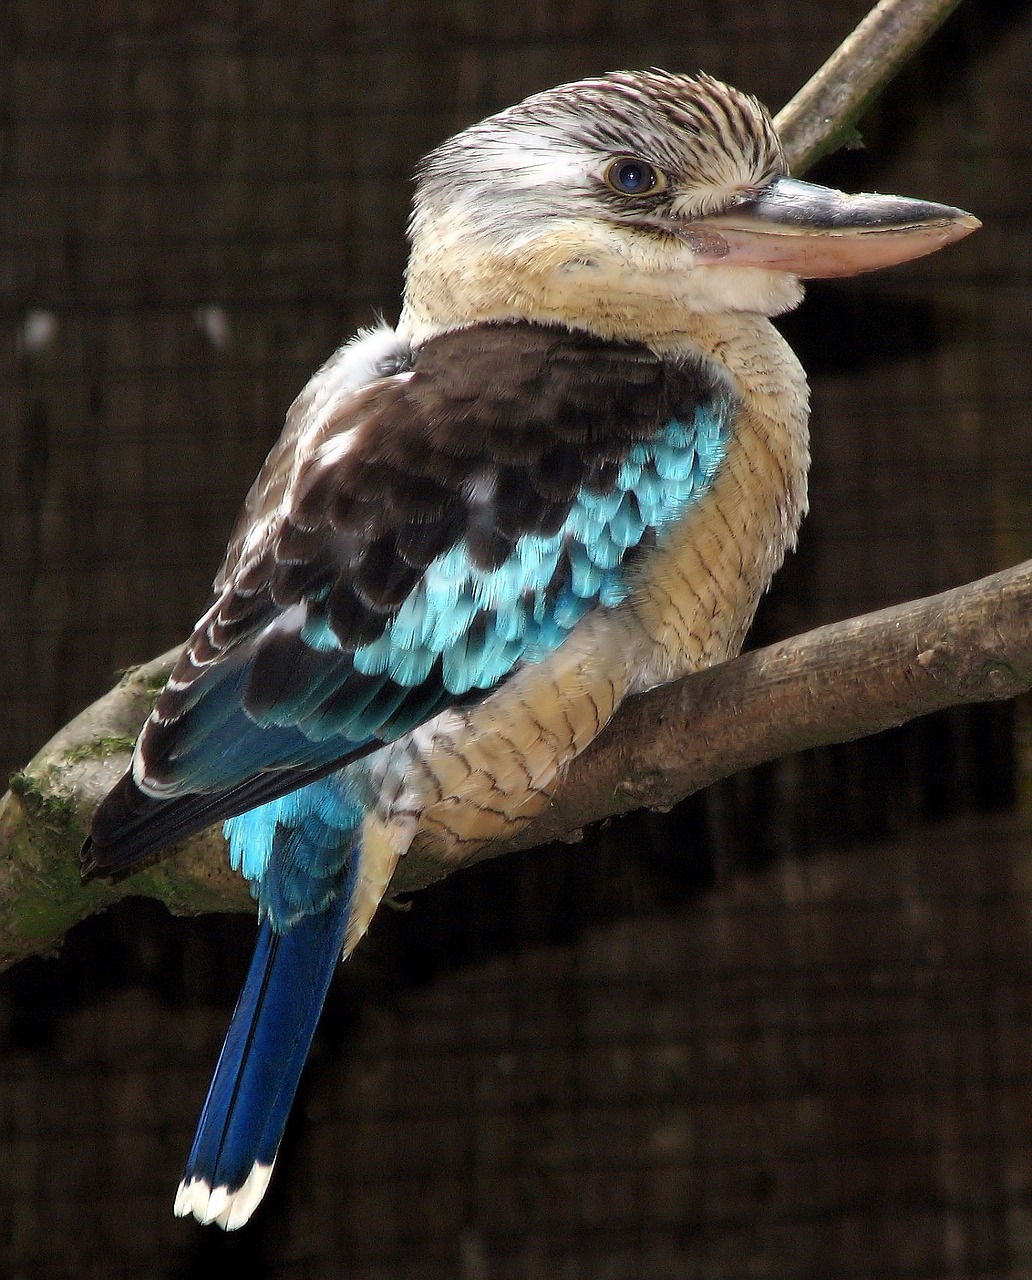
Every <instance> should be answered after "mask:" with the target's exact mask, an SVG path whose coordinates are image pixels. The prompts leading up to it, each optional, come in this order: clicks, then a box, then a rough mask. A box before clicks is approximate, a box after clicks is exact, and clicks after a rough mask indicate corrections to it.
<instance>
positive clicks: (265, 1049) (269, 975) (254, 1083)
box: [176, 892, 351, 1230]
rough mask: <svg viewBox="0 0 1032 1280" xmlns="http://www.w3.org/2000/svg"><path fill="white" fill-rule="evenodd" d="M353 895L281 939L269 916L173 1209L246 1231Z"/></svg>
mask: <svg viewBox="0 0 1032 1280" xmlns="http://www.w3.org/2000/svg"><path fill="white" fill-rule="evenodd" d="M350 906H351V894H350V893H347V892H346V893H342V894H340V895H339V896H337V897H335V898H333V900H332V901H331V902H330V903H329V904H328V905H327V906H326V908H325V909H324V910H323V911H320V912H318V913H317V914H313V915H309V916H305V917H304V918H302V919H301V920H299V921H297V923H295V924H294V925H293V926H292V927H291V928H289V929H287V930H286V931H285V932H283V933H277V932H276V931H275V930H274V929H273V927H272V925H271V924H270V923H269V920H268V919H265V920H264V921H263V922H262V926H261V931H260V933H259V935H258V944H257V947H256V948H255V953H254V958H253V960H252V961H251V968H250V971H249V972H248V975H247V981H246V982H245V984H244V989H243V991H242V992H241V995H240V999H239V1001H238V1002H237V1007H236V1010H235V1012H234V1014H233V1021H232V1023H231V1024H230V1028H229V1033H228V1034H227V1036H226V1042H225V1044H224V1046H223V1049H222V1054H221V1056H220V1057H219V1062H218V1066H217V1067H216V1069H215V1076H214V1079H213V1080H212V1083H211V1088H210V1089H209V1091H208V1098H207V1101H206V1102H205V1104H204V1110H203V1112H202V1113H201V1119H200V1123H199V1124H198V1127H197V1135H196V1137H195V1138H194V1144H193V1148H192V1150H191V1151H190V1156H189V1159H188V1160H187V1163H186V1169H185V1171H184V1174H183V1181H182V1183H181V1184H180V1188H179V1194H178V1196H177V1197H176V1213H177V1214H178V1215H179V1216H180V1217H185V1216H186V1215H187V1214H189V1213H193V1214H194V1215H195V1217H197V1218H198V1219H199V1220H200V1221H202V1222H218V1223H219V1224H220V1225H221V1226H223V1227H225V1228H226V1229H227V1230H232V1229H234V1228H235V1227H239V1226H242V1225H243V1224H244V1223H245V1222H246V1221H247V1219H248V1218H249V1217H250V1215H251V1213H252V1212H253V1210H254V1208H255V1206H256V1205H257V1204H258V1202H259V1200H260V1199H261V1197H262V1195H263V1193H264V1191H265V1188H266V1186H267V1185H268V1180H269V1175H270V1173H271V1169H272V1164H273V1161H274V1160H275V1158H276V1151H277V1148H278V1147H279V1143H280V1138H281V1137H282V1134H283V1129H284V1127H285V1125H286V1121H287V1114H288V1112H289V1111H290V1106H291V1103H292V1102H293V1100H294V1094H295V1092H296V1091H297V1085H298V1081H299V1079H300V1077H301V1070H302V1068H303V1066H304V1063H305V1058H306V1057H307V1055H308V1050H309V1047H310V1045H311V1043H312V1037H313V1035H314V1034H315V1027H316V1024H317V1022H318V1021H319V1015H320V1013H321V1012H322V1007H323V1003H324V1002H325V999H326V993H327V991H328V990H329V986H330V980H331V979H332V977H333V971H334V969H335V968H336V965H337V962H338V960H339V959H340V956H341V952H342V950H343V946H344V935H345V931H346V929H347V922H348V916H349V913H350Z"/></svg>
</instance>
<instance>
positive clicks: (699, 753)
mask: <svg viewBox="0 0 1032 1280" xmlns="http://www.w3.org/2000/svg"><path fill="white" fill-rule="evenodd" d="M958 3H959V0H882V2H881V3H880V4H878V5H877V6H876V7H875V9H874V10H873V11H872V12H871V13H870V14H869V15H868V17H867V18H866V19H865V20H864V21H863V22H862V23H861V24H860V26H859V27H858V28H857V30H856V31H855V32H854V33H853V34H852V35H851V36H850V37H849V39H848V40H847V41H846V42H845V43H844V44H843V45H842V46H841V47H840V49H839V50H838V51H837V52H836V53H835V54H834V55H833V56H832V57H831V58H830V59H829V60H828V62H827V63H826V64H825V65H824V67H822V68H821V70H820V71H819V72H818V73H817V74H816V75H815V76H814V77H813V78H812V79H811V80H810V81H809V83H808V84H807V85H806V86H804V88H803V89H802V90H801V91H800V92H799V93H798V94H797V95H796V96H795V98H793V100H792V102H790V103H789V104H788V105H787V106H786V107H785V108H784V110H783V111H782V112H781V113H780V114H779V115H778V117H777V125H778V128H779V130H780V131H781V133H782V137H783V138H784V140H785V144H786V149H787V151H788V154H789V159H790V162H791V165H792V169H793V172H795V173H801V172H803V171H804V170H805V169H806V168H807V167H808V166H809V165H810V164H811V163H812V162H813V161H814V160H815V159H816V158H817V157H818V156H819V155H821V154H824V153H825V152H827V151H829V150H831V149H833V148H834V147H835V146H838V145H841V143H842V141H843V140H844V139H845V138H846V137H847V136H848V134H849V131H850V130H851V128H852V126H853V123H854V121H855V120H856V118H857V116H858V115H859V114H860V113H861V112H862V110H863V109H864V107H865V106H866V105H868V104H869V102H870V101H871V100H872V98H873V97H874V96H875V95H876V94H877V92H878V91H879V90H880V89H881V88H882V87H884V85H885V84H886V83H887V82H888V81H889V80H890V79H891V77H892V76H893V75H894V74H895V73H896V71H897V70H898V69H899V67H900V66H901V65H902V64H903V62H905V60H906V59H907V58H908V57H909V56H910V55H911V54H912V52H913V51H914V50H915V49H916V48H917V47H918V46H919V45H920V44H921V43H922V42H923V41H924V40H925V39H927V38H928V36H929V35H930V34H931V33H932V31H934V30H935V28H936V27H937V26H938V25H939V23H941V22H942V20H943V19H944V18H945V17H946V15H947V14H948V13H949V12H950V11H951V10H952V9H953V8H955V7H956V5H957V4H958ZM1030 616H1032V562H1030V563H1029V564H1025V565H1021V566H1019V567H1018V568H1016V569H1012V570H1010V571H1008V572H1006V573H1002V574H997V575H995V576H993V577H991V578H985V579H983V580H982V581H980V582H977V583H972V584H971V585H969V586H967V587H962V588H959V589H958V590H957V591H952V592H948V593H947V594H945V595H942V596H936V597H933V598H931V599H929V600H922V601H916V602H914V603H912V604H908V605H903V606H900V607H899V608H897V609H892V610H887V611H885V612H884V613H879V614H872V615H870V616H869V617H866V618H859V619H854V620H853V621H850V622H844V623H839V624H837V625H836V626H832V627H824V628H821V629H820V630H818V631H814V632H811V633H809V634H808V635H804V636H800V637H797V638H796V639H794V640H789V641H785V642H784V643H782V644H779V645H775V646H773V647H771V648H769V649H764V650H761V651H759V652H757V653H753V654H749V655H747V656H745V657H742V658H739V659H737V660H736V661H734V662H729V663H726V664H724V665H723V666H721V667H718V668H714V669H713V670H711V671H707V672H703V673H700V674H698V675H696V676H692V677H690V678H689V679H687V680H685V681H683V682H681V683H680V684H677V685H672V686H668V687H666V688H664V689H659V690H656V691H655V692H653V693H651V694H649V695H647V696H646V697H644V698H640V699H637V700H636V701H634V702H633V703H631V704H629V705H628V706H626V707H625V708H623V709H622V710H621V712H620V713H619V715H618V716H617V717H616V719H615V720H614V721H613V723H612V724H611V726H610V727H609V729H608V730H607V731H606V733H605V734H604V735H603V736H602V737H601V738H600V739H599V741H598V742H597V743H595V744H594V745H593V746H592V747H591V749H590V750H589V751H587V752H586V753H585V754H584V756H582V757H581V758H580V759H579V760H577V761H575V762H574V765H573V767H572V768H571V770H570V773H569V776H568V778H567V781H566V784H565V785H564V787H563V789H562V792H561V794H560V795H559V796H558V797H557V798H556V801H555V804H554V805H553V807H552V808H551V809H550V810H549V811H548V813H546V814H545V815H543V816H542V817H541V818H540V819H538V820H537V821H535V822H534V823H532V824H530V825H528V826H527V827H526V828H525V829H524V830H523V832H521V834H520V837H519V839H518V841H515V842H513V843H511V844H507V845H494V846H491V847H490V848H488V849H485V850H483V851H481V853H480V854H479V855H477V856H478V857H489V856H493V855H495V854H498V853H503V852H506V851H507V850H509V849H511V848H517V847H529V846H531V845H534V844H539V843H542V842H544V841H546V840H549V839H553V838H555V837H564V836H565V837H569V836H570V835H571V833H573V832H575V831H577V830H578V829H579V828H580V827H582V826H583V825H584V824H585V823H588V822H592V821H596V820H597V819H599V818H602V817H605V816H607V815H610V814H616V813H620V812H623V811H625V810H628V809H632V808H635V807H638V806H641V805H653V806H659V807H666V806H668V805H670V804H673V803H674V802H675V801H677V800H678V799H681V798H683V797H684V796H687V795H689V794H691V793H692V792H693V791H696V790H698V789H699V788H701V787H704V786H706V785H708V784H709V783H711V782H713V781H715V780H716V779H718V778H721V777H725V776H727V775H729V774H731V773H734V772H736V771H737V770H739V769H742V768H745V767H747V766H749V765H753V764H757V763H759V762H761V761H764V760H770V759H773V758H774V757H776V756H779V755H782V754H784V753H785V752H787V751H795V750H800V749H802V748H804V747H810V746H815V745H818V744H821V743H827V742H837V741H844V740H847V739H851V738H856V737H861V736H863V735H864V734H867V733H873V732H875V731H877V730H878V729H882V728H885V727H886V726H889V725H894V724H900V723H902V722H903V721H905V720H908V719H911V718H913V717H914V716H919V715H923V714H925V713H927V712H929V711H933V710H938V709H940V708H942V707H947V706H951V705H956V704H959V703H964V702H974V701H984V700H989V699H997V698H1008V697H1011V696H1013V695H1015V694H1017V693H1019V692H1022V691H1023V690H1025V689H1028V688H1029V687H1030V686H1032V630H1030V628H1029V627H1028V618H1029V617H1030ZM174 657H175V655H174V654H165V655H164V656H163V657H161V658H157V659H155V660H154V661H153V662H151V663H148V664H147V665H146V666H144V667H140V668H138V669H137V670H135V671H134V672H132V673H130V674H129V675H127V676H126V677H125V679H123V680H122V682H121V683H120V684H119V685H118V686H117V687H116V688H115V689H114V690H113V691H112V692H111V693H109V694H108V695H107V696H106V697H105V698H102V699H101V700H100V701H99V702H97V703H95V704H94V705H93V706H92V707H90V708H88V709H87V710H86V711H84V712H83V713H82V715H81V716H79V717H77V718H76V719H75V720H74V721H72V722H71V724H69V725H67V726H66V727H65V728H64V729H63V730H62V731H61V732H60V733H59V734H58V735H57V736H56V737H55V738H54V739H53V740H52V741H51V742H50V743H48V745H47V746H46V747H45V748H44V749H43V750H42V751H41V752H40V754H39V755H38V756H37V757H36V758H35V759H34V760H33V761H32V763H31V764H30V765H29V766H28V767H27V768H26V769H25V770H24V771H23V772H22V773H21V774H18V775H17V776H16V777H15V778H14V779H12V785H11V791H10V792H9V793H8V794H7V795H6V796H5V797H4V798H3V800H2V801H0V848H2V849H3V850H4V852H5V854H6V857H5V858H4V859H3V861H2V862H0V966H2V965H4V964H9V963H11V962H12V961H14V960H17V959H20V958H21V957H23V956H27V955H30V954H33V953H36V952H42V951H47V950H51V949H53V948H54V947H55V946H56V945H57V944H58V943H59V942H60V940H61V938H62V937H63V936H64V934H65V932H66V931H67V930H68V929H69V928H70V927H71V925H73V924H74V923H75V922H76V921H77V920H80V919H82V918H83V917H85V916H87V915H89V914H91V913H92V912H94V911H96V910H99V909H101V908H103V907H104V906H107V905H109V904H110V903H113V902H115V901H117V900H118V899H119V898H121V897H123V896H125V895H126V894H127V893H130V892H132V893H137V894H146V895H149V896H152V897H156V898H159V899H160V900H161V901H163V902H165V903H166V905H167V906H168V907H169V908H170V909H171V910H172V911H175V912H179V913H198V912H203V911H209V910H232V909H238V908H243V907H245V906H247V905H248V902H249V899H248V897H247V892H246V889H245V887H244V885H243V883H242V882H241V881H240V879H239V878H238V877H237V876H236V875H234V874H233V873H231V872H230V871H229V869H228V867H227V864H226V858H225V850H224V847H223V843H222V840H221V838H220V836H219V835H218V833H217V832H206V833H204V834H203V835H201V836H198V837H196V838H195V839H193V840H191V841H190V842H189V843H188V845H187V846H185V847H184V848H183V849H181V850H180V851H178V854H177V856H176V857H174V858H170V859H168V860H166V861H164V862H162V863H160V864H158V865H156V866H154V867H151V868H149V869H147V870H144V871H142V872H140V873H139V874H138V875H135V876H133V877H132V878H131V879H129V880H127V881H124V882H122V883H121V884H117V885H109V884H103V883H96V882H94V883H91V884H89V885H85V886H84V885H82V884H81V883H80V880H79V860H78V851H79V846H80V844H81V841H82V839H83V836H84V834H85V831H86V828H87V826H88V824H89V819H90V816H91V814H92V812H93V810H94V808H95V807H96V805H97V804H98V803H99V801H100V800H101V798H102V797H103V795H104V794H105V792H106V791H107V789H108V788H109V787H110V786H111V785H112V784H113V783H114V782H115V781H116V779H117V777H118V776H119V774H120V773H121V771H122V770H123V769H124V768H125V767H126V764H127V762H128V757H129V751H130V749H131V745H132V742H133V739H134V738H135V736H136V734H137V732H138V731H139V728H140V726H141V725H142V723H143V720H144V718H145V717H146V715H147V712H148V711H149V708H150V706H151V703H152V700H153V698H154V696H155V695H156V693H157V690H158V689H159V688H160V686H161V685H162V684H163V682H164V679H165V677H166V676H167V674H168V672H169V671H170V669H171V666H172V662H173V660H174ZM442 874H444V871H443V869H442V868H441V867H440V865H438V864H435V863H431V862H429V861H428V860H426V859H421V858H420V857H418V856H417V855H415V854H411V855H409V857H407V858H406V859H405V860H404V862H403V864H402V867H401V868H400V870H399V874H398V876H397V877H396V879H395V885H394V888H395V890H396V891H397V892H404V891H407V890H410V889H413V888H417V887H419V886H420V885H423V884H426V883H429V882H430V881H432V880H434V879H437V878H438V877H439V876H441V875H442Z"/></svg>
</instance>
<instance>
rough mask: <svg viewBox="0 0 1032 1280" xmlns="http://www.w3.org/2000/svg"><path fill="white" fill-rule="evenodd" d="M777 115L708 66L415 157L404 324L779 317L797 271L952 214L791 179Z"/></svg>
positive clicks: (494, 124)
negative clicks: (745, 315)
mask: <svg viewBox="0 0 1032 1280" xmlns="http://www.w3.org/2000/svg"><path fill="white" fill-rule="evenodd" d="M787 173H788V167H787V164H786V161H785V156H784V152H783V150H782V147H781V143H780V141H779V139H778V136H777V134H776V132H775V130H774V127H773V124H772V123H771V119H770V116H769V115H768V113H767V111H766V110H765V109H764V108H763V107H762V106H761V105H760V103H759V102H757V101H756V99H755V98H752V97H750V96H749V95H748V94H745V93H741V92H739V91H738V90H737V89H733V88H731V87H730V86H729V85H725V84H722V83H721V82H720V81H717V80H714V79H712V78H711V77H709V76H705V75H699V76H687V75H673V74H670V73H667V72H663V71H645V72H614V73H611V74H609V75H605V76H601V77H598V78H596V79H591V80H582V81H579V82H577V83H575V84H567V85H560V86H559V87H558V88H555V89H549V90H547V91H546V92H544V93H538V94H535V95H534V96H533V97H530V98H527V99H526V101H524V102H521V103H519V104H518V105H517V106H514V107H510V108H508V109H507V110H505V111H502V112H500V113H499V114H498V115H495V116H491V117H490V118H489V119H487V120H483V121H481V122H480V123H479V124H475V125H473V126H471V127H470V128H468V129H466V130H464V131H463V132H462V133H459V134H457V135H456V136H455V137H454V138H451V139H450V140H449V141H447V142H445V143H444V144H443V145H442V146H440V147H438V148H437V150H436V151H434V152H432V153H431V154H430V155H429V156H428V157H427V158H426V160H425V161H424V162H423V164H422V165H421V167H420V170H419V174H418V182H417V189H416V196H415V204H414V210H413V215H412V222H411V228H410V231H411V238H412V253H411V257H410V261H409V269H408V274H407V284H406V300H405V310H404V313H403V316H402V322H401V323H402V328H403V330H404V331H405V332H406V333H407V334H408V336H409V337H410V338H411V339H412V340H413V341H416V342H419V341H421V340H422V339H424V338H425V337H428V336H430V335H431V334H432V333H434V332H438V331H440V330H442V329H450V328H458V327H463V326H466V325H469V324H475V323H478V322H481V321H484V320H512V319H526V320H535V321H543V322H553V323H566V324H570V325H574V326H575V327H580V328H589V329H593V330H594V331H596V332H599V333H601V334H603V335H604V336H607V337H608V336H613V337H633V338H640V339H643V340H649V338H650V337H652V336H654V335H657V334H670V333H674V332H676V331H678V329H679V328H680V327H682V325H683V322H684V319H685V317H686V316H687V315H690V314H692V313H695V314H698V313H708V314H714V313H727V312H753V313H759V314H764V315H777V314H779V313H780V312H783V311H787V310H789V309H790V308H792V307H794V306H796V305H797V304H798V302H799V300H800V298H801V296H802V287H801V285H800V283H799V281H800V278H806V277H813V276H835V275H853V274H855V273H857V272H860V271H866V270H871V269H873V268H875V267H882V266H889V265H892V264H894V263H897V262H904V261H906V260H907V259H909V258H914V257H919V256H920V255H921V254H924V253H929V252H931V251H932V250H933V249H936V248H939V247H941V246H942V245H944V244H947V243H949V242H950V241H952V240H956V239H959V238H960V237H961V236H963V235H966V234H967V233H968V232H969V231H971V230H973V229H974V228H975V227H977V226H978V222H977V220H976V219H974V218H972V217H971V216H970V215H968V214H964V213H963V212H962V211H960V210H958V209H951V208H948V207H946V206H943V205H934V204H927V203H924V202H922V201H915V200H904V199H900V198H897V197H893V196H847V195H844V194H843V193H841V192H837V191H832V190H830V189H829V188H826V187H818V186H814V185H813V184H810V183H803V182H797V181H794V180H792V179H790V178H788V176H787Z"/></svg>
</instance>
